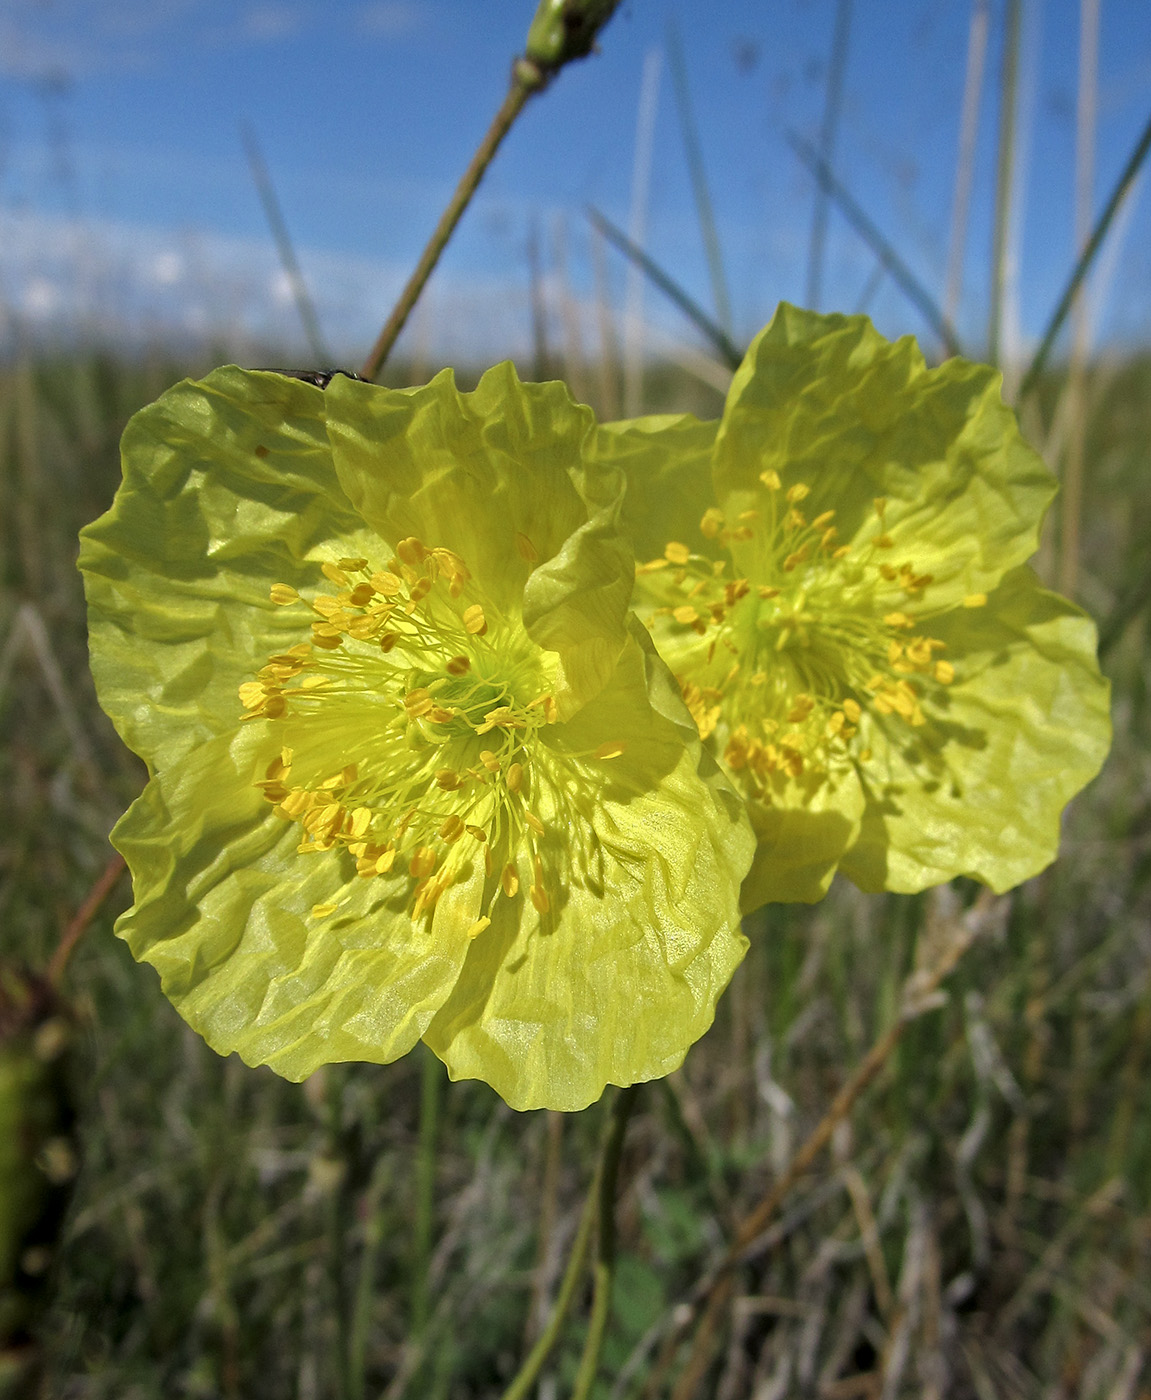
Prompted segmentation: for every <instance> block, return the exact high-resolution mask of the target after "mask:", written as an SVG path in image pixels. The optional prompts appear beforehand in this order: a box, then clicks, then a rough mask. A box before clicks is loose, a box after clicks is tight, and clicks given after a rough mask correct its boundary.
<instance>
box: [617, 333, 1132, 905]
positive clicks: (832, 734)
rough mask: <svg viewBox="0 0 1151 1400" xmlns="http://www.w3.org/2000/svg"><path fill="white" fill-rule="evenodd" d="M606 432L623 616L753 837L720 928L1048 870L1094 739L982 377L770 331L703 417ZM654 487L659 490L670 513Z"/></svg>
mask: <svg viewBox="0 0 1151 1400" xmlns="http://www.w3.org/2000/svg"><path fill="white" fill-rule="evenodd" d="M707 427H708V425H702V424H696V423H695V422H694V420H686V419H679V420H665V421H659V422H657V420H651V419H641V420H636V421H635V422H633V423H619V424H608V425H604V426H603V427H601V429H600V430H599V433H598V436H597V439H596V442H597V447H598V450H599V451H600V452H601V454H602V456H603V459H604V460H605V461H610V462H613V463H619V464H621V465H623V466H624V469H625V470H626V472H627V475H628V490H627V495H626V498H625V506H624V514H623V519H624V523H625V528H626V530H627V532H628V534H629V536H630V537H631V539H632V540H633V543H634V545H635V549H636V555H637V558H638V559H639V560H640V561H641V562H640V564H639V566H638V568H637V584H636V593H635V607H636V609H637V612H638V614H639V616H640V617H641V619H642V620H643V621H644V622H645V623H646V624H647V625H648V626H650V628H651V630H652V634H653V637H654V639H655V641H656V644H657V647H658V649H659V652H660V654H661V656H663V657H664V659H665V660H666V661H667V663H668V666H669V667H670V669H671V670H672V672H673V673H674V675H675V676H676V679H677V680H678V682H679V684H680V686H681V690H682V693H683V695H684V699H685V702H686V703H687V705H688V707H689V709H690V710H691V712H692V714H693V716H694V718H695V719H696V722H697V726H698V728H699V732H700V735H701V737H702V738H703V739H704V740H705V742H706V743H707V745H708V747H709V750H710V751H711V752H712V753H713V754H714V755H715V756H716V758H717V759H718V761H719V762H720V763H721V764H722V765H723V767H724V769H725V771H726V772H727V773H728V775H729V776H730V777H731V778H732V780H733V782H734V783H736V785H737V786H739V788H740V790H741V792H742V794H743V796H744V799H745V801H746V803H747V807H748V812H749V815H750V818H751V821H752V824H753V827H754V828H755V831H756V834H757V837H758V850H757V854H756V859H755V861H754V863H753V866H752V869H751V871H750V873H749V876H748V879H747V881H746V882H745V886H744V894H743V903H744V908H745V909H753V908H755V907H757V906H758V905H760V904H763V903H766V902H769V901H786V900H806V901H811V900H816V899H818V898H820V897H821V896H822V895H823V894H824V893H825V892H826V889H827V887H828V885H829V883H830V881H831V879H832V877H833V875H834V873H835V871H836V870H837V869H842V870H843V871H844V873H845V874H847V875H849V876H850V877H851V878H852V879H854V880H856V881H857V883H859V884H861V885H862V886H863V887H864V888H866V889H891V890H901V891H912V890H919V889H923V888H925V887H926V886H928V885H930V884H934V883H937V882H939V881H942V880H946V879H949V878H951V877H952V876H954V875H970V876H973V877H974V878H977V879H980V880H983V881H985V882H986V883H988V884H989V885H991V886H992V887H993V888H995V889H998V890H1001V889H1005V888H1009V887H1010V886H1012V885H1014V884H1017V883H1018V882H1019V881H1020V880H1023V879H1025V878H1027V877H1028V876H1029V875H1032V874H1035V873H1036V872H1037V871H1038V870H1040V869H1042V868H1043V867H1044V866H1045V865H1046V864H1048V863H1049V862H1050V861H1051V860H1052V859H1053V858H1054V856H1055V853H1056V851H1057V849H1058V838H1059V817H1060V813H1061V812H1062V809H1063V807H1064V805H1065V804H1066V802H1067V801H1068V800H1069V798H1070V797H1071V796H1073V795H1074V793H1076V792H1077V791H1079V790H1080V789H1081V788H1082V787H1083V786H1084V784H1085V783H1087V782H1088V781H1089V780H1090V779H1091V778H1092V777H1093V776H1094V774H1095V773H1096V772H1097V771H1098V769H1099V767H1100V765H1101V763H1102V762H1103V759H1104V757H1105V755H1106V752H1107V749H1108V746H1109V742H1110V721H1109V715H1108V687H1107V683H1106V681H1105V680H1104V679H1103V678H1102V676H1101V675H1100V673H1099V668H1098V664H1097V662H1096V659H1095V632H1094V628H1093V626H1092V624H1091V622H1090V620H1089V619H1088V618H1087V617H1086V616H1085V615H1084V614H1083V613H1082V612H1080V611H1079V610H1078V609H1077V608H1075V607H1074V606H1073V605H1071V604H1070V603H1067V602H1066V601H1064V600H1062V599H1059V598H1057V597H1055V596H1054V595H1052V594H1049V593H1045V592H1044V591H1043V590H1042V589H1041V588H1040V587H1039V586H1038V584H1037V582H1036V580H1035V579H1034V577H1033V575H1031V574H1030V572H1029V571H1028V570H1027V569H1026V568H1025V567H1024V562H1025V561H1026V560H1027V559H1028V558H1029V557H1030V555H1031V554H1032V553H1033V552H1034V551H1035V548H1036V546H1037V543H1038V535H1039V528H1040V525H1041V522H1042V518H1043V514H1044V511H1045V510H1046V508H1047V506H1048V504H1049V503H1050V501H1051V499H1052V497H1053V495H1054V492H1055V482H1054V479H1053V478H1052V476H1051V474H1050V472H1049V471H1048V470H1047V468H1046V467H1045V466H1044V464H1043V462H1042V461H1041V460H1040V458H1039V457H1038V456H1037V454H1036V453H1034V452H1033V451H1032V450H1031V449H1030V448H1029V447H1028V446H1027V445H1026V443H1025V442H1024V441H1023V439H1022V437H1021V436H1020V434H1019V430H1018V427H1017V424H1016V422H1015V417H1014V414H1013V413H1012V412H1011V410H1010V409H1009V408H1008V407H1007V406H1006V405H1005V404H1004V403H1003V401H1002V399H1001V397H1000V378H999V375H998V374H996V373H995V372H994V371H993V370H991V369H988V368H987V367H985V366H980V365H974V364H969V363H967V362H965V361H961V360H950V361H948V362H947V363H945V364H943V365H941V366H940V367H939V368H937V369H928V368H927V366H926V365H925V364H924V361H923V357H922V356H921V354H920V353H919V350H918V348H917V347H916V346H915V343H914V342H913V341H912V340H911V339H910V338H907V339H904V340H901V341H898V342H895V343H894V344H893V343H891V342H888V341H886V340H884V339H883V337H881V336H880V335H879V334H878V333H877V332H876V331H875V330H874V328H873V327H872V326H871V324H870V322H868V321H867V320H866V318H864V317H861V316H855V317H847V316H820V315H816V314H814V313H811V312H805V311H800V310H797V309H796V308H794V307H789V306H781V307H780V309H779V311H778V312H777V314H776V316H775V318H774V319H773V321H772V323H771V324H770V325H769V326H768V327H767V328H766V329H765V330H764V331H763V332H762V333H761V334H760V335H759V336H758V337H756V339H755V341H754V342H753V343H752V346H751V348H750V349H749V350H748V353H747V356H746V358H745V360H744V362H743V364H742V365H741V367H740V368H739V370H738V371H737V372H736V374H735V376H734V378H733V380H732V385H731V390H730V393H729V395H728V399H727V403H726V406H725V409H724V414H723V418H722V419H721V421H720V422H719V424H718V425H715V426H714V430H713V438H712V443H713V445H712V447H711V449H710V451H708V449H707V447H706V442H707V436H708V434H707ZM673 481H674V482H675V484H676V489H675V490H674V491H672V490H669V484H670V483H671V482H673Z"/></svg>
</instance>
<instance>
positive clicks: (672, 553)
mask: <svg viewBox="0 0 1151 1400" xmlns="http://www.w3.org/2000/svg"><path fill="white" fill-rule="evenodd" d="M663 557H664V558H665V559H666V560H667V561H668V563H669V564H686V563H688V561H689V560H690V559H691V550H690V549H688V547H687V545H685V544H680V543H679V541H678V540H672V541H670V543H668V544H667V545H665V546H664V551H663Z"/></svg>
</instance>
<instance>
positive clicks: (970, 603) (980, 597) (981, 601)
mask: <svg viewBox="0 0 1151 1400" xmlns="http://www.w3.org/2000/svg"><path fill="white" fill-rule="evenodd" d="M986 604H987V594H986V593H969V594H968V595H967V597H966V598H964V600H963V606H964V607H965V608H982V607H985V606H986Z"/></svg>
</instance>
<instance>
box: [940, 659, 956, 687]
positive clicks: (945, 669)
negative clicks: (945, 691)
mask: <svg viewBox="0 0 1151 1400" xmlns="http://www.w3.org/2000/svg"><path fill="white" fill-rule="evenodd" d="M935 679H936V680H937V681H938V682H939V684H940V685H950V684H951V682H952V681H953V680H954V679H955V667H954V666H953V665H952V664H951V662H950V661H937V662H936V663H935Z"/></svg>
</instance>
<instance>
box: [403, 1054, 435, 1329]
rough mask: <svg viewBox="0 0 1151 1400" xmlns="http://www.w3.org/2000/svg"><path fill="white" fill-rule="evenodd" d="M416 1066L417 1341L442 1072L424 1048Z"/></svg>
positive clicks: (424, 1319) (423, 1308) (425, 1295)
mask: <svg viewBox="0 0 1151 1400" xmlns="http://www.w3.org/2000/svg"><path fill="white" fill-rule="evenodd" d="M422 1057H423V1062H422V1064H421V1066H420V1137H419V1144H418V1147H417V1149H416V1154H417V1155H416V1221H415V1231H414V1239H413V1246H412V1326H411V1335H412V1338H413V1340H416V1341H418V1340H419V1339H420V1338H421V1337H422V1336H423V1334H424V1330H425V1328H426V1327H427V1325H428V1311H429V1301H430V1298H431V1287H430V1280H429V1278H428V1270H429V1266H430V1264H431V1257H432V1223H433V1215H434V1204H435V1188H436V1133H437V1129H438V1127H439V1117H440V1097H441V1093H442V1089H443V1071H442V1069H441V1068H440V1062H439V1060H437V1059H436V1057H435V1055H433V1054H432V1052H431V1051H430V1050H429V1049H428V1048H427V1047H426V1046H425V1047H424V1048H423V1050H422Z"/></svg>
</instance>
